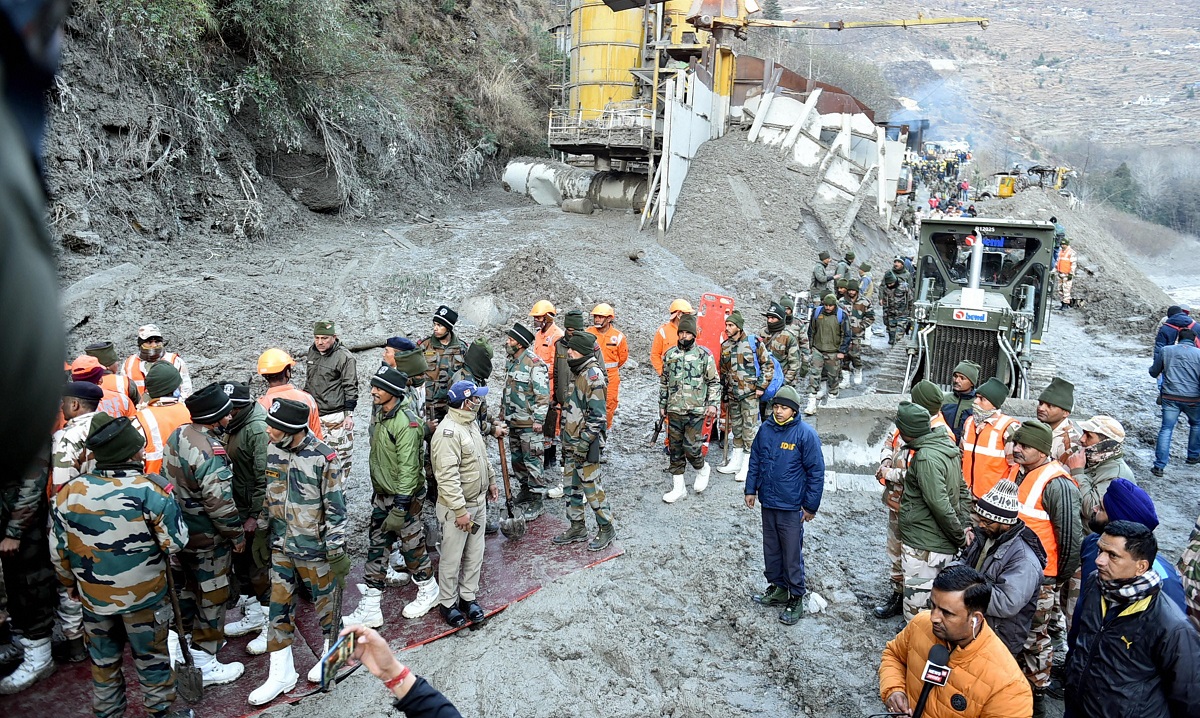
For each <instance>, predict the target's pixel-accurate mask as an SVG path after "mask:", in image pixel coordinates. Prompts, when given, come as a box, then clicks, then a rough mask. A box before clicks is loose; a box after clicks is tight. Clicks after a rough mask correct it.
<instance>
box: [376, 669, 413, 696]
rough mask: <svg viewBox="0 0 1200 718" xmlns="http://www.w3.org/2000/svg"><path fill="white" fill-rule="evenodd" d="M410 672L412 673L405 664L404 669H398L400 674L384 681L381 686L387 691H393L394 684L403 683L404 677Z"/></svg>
mask: <svg viewBox="0 0 1200 718" xmlns="http://www.w3.org/2000/svg"><path fill="white" fill-rule="evenodd" d="M411 673H412V669H410V668H409V667H408V666H405V667H404V670H402V671H400V675H398V676H396V677H395V678H393V679H392V680H390V681H384V682H383V687H384V688H386V689H388V690H389V691H394V690H396V686H398V685H400V684H401V683H403V682H404V679H405V678H408V676H409V674H411Z"/></svg>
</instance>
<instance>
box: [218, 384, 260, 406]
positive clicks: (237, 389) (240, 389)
mask: <svg viewBox="0 0 1200 718" xmlns="http://www.w3.org/2000/svg"><path fill="white" fill-rule="evenodd" d="M221 390H222V391H224V392H225V396H227V397H229V403H230V404H232V405H233V408H235V409H237V408H240V407H243V406H250V405H251V404H253V403H254V400H253V399H251V398H250V385H249V384H246V383H243V382H240V381H223V382H221Z"/></svg>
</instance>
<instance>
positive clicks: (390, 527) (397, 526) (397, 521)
mask: <svg viewBox="0 0 1200 718" xmlns="http://www.w3.org/2000/svg"><path fill="white" fill-rule="evenodd" d="M406 515H407V512H406V511H402V510H400V509H397V508H393V509H392V510H391V511H388V513H387V516H384V517H383V523H382V524H380V528H381V529H383V531H384V533H390V534H396V535H397V536H399V535H400V530H401V529H403V528H404V519H405V516H406Z"/></svg>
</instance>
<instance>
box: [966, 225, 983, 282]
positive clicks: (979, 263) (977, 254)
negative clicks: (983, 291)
mask: <svg viewBox="0 0 1200 718" xmlns="http://www.w3.org/2000/svg"><path fill="white" fill-rule="evenodd" d="M982 273H983V230H982V229H980V228H979V227H976V228H975V243H974V244H972V245H971V277H970V281H969V283H968V284H967V288H968V289H979V275H980V274H982Z"/></svg>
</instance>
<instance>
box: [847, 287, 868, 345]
mask: <svg viewBox="0 0 1200 718" xmlns="http://www.w3.org/2000/svg"><path fill="white" fill-rule="evenodd" d="M842 310H843V311H845V312H846V314H847V316H848V318H849V320H850V331H851V332H852V333H853V334H854V336H856V337H861V336H862V335H863V333H865V332H866V331H867V327H869V326H871V324H873V323H874V322H875V310H874V309H873V308H872V307H871V300H870V299H867V298H866V297H864V296H862V295H861V294H859V295H858V298H857V299H855V300H853V301H851V300H850V298H849V297H846V298H845V299H844V300H843V301H842Z"/></svg>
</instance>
